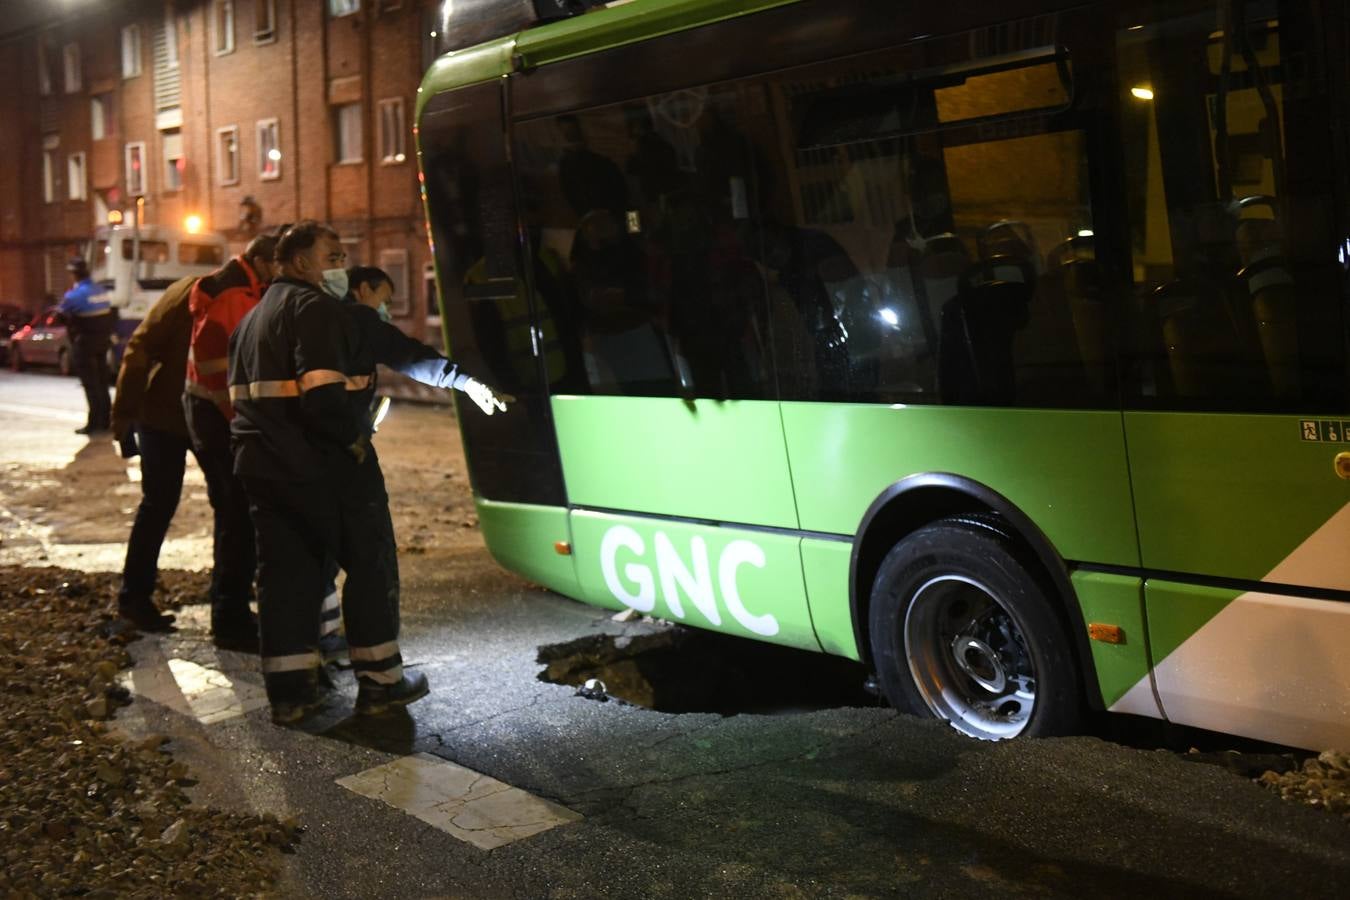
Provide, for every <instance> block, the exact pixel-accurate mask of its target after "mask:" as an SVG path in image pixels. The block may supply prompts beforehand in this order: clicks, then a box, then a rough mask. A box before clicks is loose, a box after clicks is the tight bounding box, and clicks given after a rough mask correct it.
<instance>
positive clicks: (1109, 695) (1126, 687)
mask: <svg viewBox="0 0 1350 900" xmlns="http://www.w3.org/2000/svg"><path fill="white" fill-rule="evenodd" d="M1072 578H1073V589H1074V593H1075V594H1077V595H1078V603H1079V605H1080V606H1081V607H1082V609H1083V623H1084V626H1085V627H1087V626H1091V625H1093V624H1096V623H1101V624H1104V625H1115V626H1118V627H1119V628H1120V634H1121V640H1120V642H1119V643H1115V644H1108V643H1106V642H1104V641H1093V640H1089V641H1088V645H1089V646H1090V647H1091V648H1092V665H1093V668H1094V669H1096V671H1097V685H1098V687H1099V688H1100V689H1101V692H1102V705H1103V706H1105V707H1106V708H1107V709H1109V710H1111V711H1112V712H1124V713H1133V714H1134V715H1137V716H1152V717H1153V718H1155V719H1156V718H1162V710H1160V709H1159V708H1158V701H1157V699H1156V697H1155V696H1154V694H1153V680H1152V677H1151V672H1150V671H1149V657H1148V632H1147V622H1146V619H1145V618H1144V593H1143V584H1144V583H1143V579H1141V578H1137V577H1134V576H1128V575H1110V574H1107V573H1104V572H1083V571H1078V572H1074V573H1073V576H1072Z"/></svg>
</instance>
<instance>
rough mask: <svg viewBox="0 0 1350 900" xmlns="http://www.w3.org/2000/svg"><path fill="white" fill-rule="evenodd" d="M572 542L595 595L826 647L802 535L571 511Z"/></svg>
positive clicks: (619, 605)
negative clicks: (805, 568)
mask: <svg viewBox="0 0 1350 900" xmlns="http://www.w3.org/2000/svg"><path fill="white" fill-rule="evenodd" d="M572 541H573V555H574V556H575V558H576V566H577V577H578V580H579V581H580V583H581V590H582V599H584V600H585V601H586V602H587V603H593V604H595V605H596V606H604V607H608V608H610V609H625V608H632V609H635V610H637V611H638V612H641V613H644V614H648V615H652V616H655V617H656V618H659V619H670V620H672V621H676V622H681V623H683V624H685V625H692V626H694V627H696V628H706V629H709V630H711V631H721V632H725V633H726V634H732V635H737V636H739V637H748V638H753V639H755V640H761V641H768V642H770V643H773V644H783V645H786V646H789V647H798V648H801V649H804V650H816V651H818V650H820V644H819V643H818V642H817V641H816V636H815V632H814V630H813V629H812V627H811V614H810V611H809V610H808V608H807V604H806V590H805V587H804V585H803V583H802V564H801V552H800V549H799V545H800V544H801V539H800V538H797V537H795V536H791V535H783V534H771V533H767V532H763V531H749V530H742V529H736V528H722V527H717V526H708V525H694V524H689V523H685V522H674V521H669V520H660V519H647V518H639V517H636V516H617V515H611V514H608V513H596V512H585V511H573V513H572Z"/></svg>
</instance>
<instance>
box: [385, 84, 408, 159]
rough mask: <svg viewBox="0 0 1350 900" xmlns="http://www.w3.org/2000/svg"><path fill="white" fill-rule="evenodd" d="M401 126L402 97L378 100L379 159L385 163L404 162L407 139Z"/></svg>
mask: <svg viewBox="0 0 1350 900" xmlns="http://www.w3.org/2000/svg"><path fill="white" fill-rule="evenodd" d="M404 135H405V130H404V127H403V98H402V97H394V98H392V99H389V100H381V101H380V161H381V162H383V163H385V164H386V165H395V164H397V163H401V162H406V161H407V159H408V148H407V139H406V138H405V136H404Z"/></svg>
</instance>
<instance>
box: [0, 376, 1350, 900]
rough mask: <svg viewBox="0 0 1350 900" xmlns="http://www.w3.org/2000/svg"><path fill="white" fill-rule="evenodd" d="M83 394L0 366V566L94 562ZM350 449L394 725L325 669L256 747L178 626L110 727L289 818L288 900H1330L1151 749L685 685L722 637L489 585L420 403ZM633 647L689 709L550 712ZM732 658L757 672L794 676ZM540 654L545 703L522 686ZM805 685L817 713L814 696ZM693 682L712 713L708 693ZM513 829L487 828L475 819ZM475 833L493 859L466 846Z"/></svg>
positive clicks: (1337, 874)
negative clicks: (362, 484)
mask: <svg viewBox="0 0 1350 900" xmlns="http://www.w3.org/2000/svg"><path fill="white" fill-rule="evenodd" d="M81 403H82V398H81V396H80V394H79V389H78V386H77V385H76V384H75V382H74V381H73V380H70V379H60V378H57V377H55V376H44V375H34V374H23V375H13V374H10V373H0V415H2V416H3V417H4V422H5V426H4V428H3V430H0V435H3V436H2V437H0V472H3V481H2V482H0V532H2V534H0V537H2V540H0V563H4V564H28V565H45V564H47V563H49V562H59V563H60V564H61V565H63V566H68V567H72V568H83V569H86V570H99V569H104V570H106V569H116V568H117V567H118V564H119V563H120V552H121V550H122V546H121V543H120V542H121V541H122V540H123V539H124V536H125V533H126V530H127V529H128V528H129V526H130V520H131V513H132V512H133V511H134V507H135V501H136V484H135V477H136V474H135V472H136V469H135V464H134V463H132V464H130V465H128V464H127V463H125V462H124V461H122V460H121V459H120V458H119V457H117V456H116V454H115V452H113V451H112V448H111V445H110V444H109V445H106V446H101V445H100V443H99V442H93V443H91V442H86V441H85V439H83V438H79V437H77V436H74V435H72V434H71V429H72V428H74V427H75V426H76V425H78V424H79V419H78V417H79V413H80V404H81ZM35 410H44V411H45V412H36V411H35ZM72 416H74V417H75V418H72ZM376 442H377V446H378V447H379V449H380V454H381V457H382V460H383V461H384V467H385V471H386V478H387V481H388V483H389V488H390V493H391V503H392V506H393V509H394V520H395V527H396V530H397V532H398V535H399V544H400V549H401V554H400V565H401V571H402V583H403V636H402V644H403V651H404V657H405V659H406V660H408V662H409V663H410V664H411V665H415V666H417V667H419V668H420V669H421V670H422V671H423V672H425V673H426V674H427V676H428V678H429V679H430V681H431V685H432V694H431V696H430V697H428V698H427V699H426V700H423V701H421V702H419V703H418V704H416V705H414V706H413V707H411V708H410V711H409V712H410V714H409V715H406V716H390V717H385V718H381V719H378V720H357V719H355V718H353V717H352V715H351V708H352V701H353V699H354V695H355V688H354V686H353V685H352V683H351V676H350V673H347V672H343V673H339V675H338V688H339V690H338V691H337V695H336V696H335V698H334V699H333V700H332V702H330V704H329V705H328V706H327V707H326V708H325V709H324V710H323V711H322V712H321V713H320V714H319V715H318V716H316V717H315V718H314V719H313V720H311V721H310V722H308V723H306V725H305V726H304V727H303V728H299V729H282V728H278V727H275V726H273V725H271V724H270V722H269V721H268V718H267V712H266V708H265V707H264V706H262V705H261V704H260V703H259V702H258V690H259V688H260V685H261V676H260V675H259V674H258V672H257V659H256V657H249V656H246V655H240V654H236V653H231V652H228V651H222V650H217V649H216V648H214V647H212V646H211V645H210V642H209V640H208V637H207V624H208V623H207V618H208V616H207V615H206V608H205V607H202V606H196V607H188V608H186V609H185V610H184V611H183V613H182V614H181V615H180V625H181V626H182V627H181V628H180V630H179V631H178V632H177V633H175V634H172V635H167V636H163V637H158V638H146V639H142V640H140V641H137V642H136V643H134V644H132V645H131V646H130V647H129V650H130V652H131V655H132V657H133V659H134V660H135V666H134V668H133V669H132V670H131V672H130V673H129V675H127V676H125V677H126V683H128V684H129V685H130V686H131V687H132V688H133V690H135V691H136V692H137V695H136V699H135V701H134V702H133V703H132V705H131V706H129V707H127V708H125V709H123V710H121V711H120V712H119V713H118V715H117V718H116V719H115V720H114V721H115V724H116V725H117V726H118V727H119V728H121V729H123V730H124V731H126V732H127V733H129V734H132V735H143V734H149V733H153V732H162V733H165V734H168V735H170V736H171V737H172V742H171V744H170V745H169V749H170V750H171V751H172V752H173V754H174V756H175V758H176V759H178V760H179V761H182V762H184V763H186V764H187V765H188V766H189V768H190V769H191V771H192V773H193V777H195V778H197V779H198V784H197V785H196V787H194V788H192V789H191V790H190V794H191V795H192V796H193V798H194V800H196V801H199V802H202V803H210V804H213V805H216V806H220V807H223V808H227V809H235V810H239V811H241V812H252V813H262V812H266V813H271V814H273V815H275V816H277V817H278V818H282V819H284V818H287V817H290V816H296V817H298V819H299V820H300V822H301V823H302V824H303V825H304V826H306V831H305V833H304V835H303V837H302V839H301V841H300V844H299V847H298V851H297V853H295V855H293V856H289V857H287V858H286V865H285V870H284V874H283V879H282V881H281V883H280V885H279V887H278V890H279V891H280V892H281V893H282V894H284V895H286V896H298V897H432V896H456V897H513V896H518V897H594V896H608V897H672V898H683V897H702V896H728V895H735V896H743V897H815V896H838V897H848V896H867V897H872V896H875V897H884V896H897V895H900V896H916V897H985V896H988V897H994V896H999V897H1006V896H1009V895H1014V896H1019V895H1025V896H1036V897H1043V896H1063V897H1077V896H1083V895H1087V894H1091V895H1094V896H1107V897H1116V896H1119V897H1124V896H1138V895H1140V894H1142V893H1148V894H1151V895H1154V896H1161V897H1173V896H1175V897H1183V896H1184V897H1196V896H1221V897H1267V896H1273V895H1279V896H1300V897H1305V896H1306V897H1318V896H1326V897H1333V896H1342V895H1343V894H1344V891H1345V889H1346V886H1347V885H1350V831H1347V825H1346V823H1345V822H1343V821H1342V820H1340V819H1338V818H1336V817H1333V816H1330V815H1327V814H1325V813H1322V812H1319V811H1317V810H1314V809H1310V808H1306V807H1303V806H1299V805H1295V804H1290V803H1285V802H1282V801H1281V800H1280V799H1279V798H1278V797H1277V796H1276V795H1275V794H1274V793H1273V792H1271V791H1268V790H1265V789H1262V788H1260V787H1258V786H1257V785H1255V784H1254V783H1253V782H1252V781H1251V780H1249V779H1246V778H1241V777H1238V776H1236V775H1234V774H1232V773H1230V772H1228V771H1226V770H1224V769H1222V768H1219V767H1216V766H1208V765H1196V764H1194V763H1191V762H1187V761H1186V760H1185V759H1184V758H1183V757H1181V756H1179V755H1178V754H1176V753H1173V752H1170V751H1165V750H1150V749H1136V748H1132V747H1128V746H1125V745H1122V744H1119V743H1112V742H1108V741H1104V740H1102V739H1100V738H1097V737H1087V736H1084V737H1073V738H1061V739H1052V740H1039V741H1021V742H1014V743H1008V744H987V743H980V742H977V741H973V740H969V739H966V738H963V737H961V736H959V735H957V734H955V733H953V732H950V731H949V730H948V729H946V728H945V727H943V726H940V725H938V724H935V723H932V722H925V721H920V720H917V719H913V718H910V717H907V716H900V715H897V714H895V713H894V712H892V711H891V710H889V709H886V708H882V707H879V706H875V705H869V703H870V702H871V701H870V700H869V698H867V696H866V695H864V694H861V693H860V692H857V691H853V690H852V689H851V688H849V686H848V683H847V682H848V679H849V675H848V672H847V671H844V672H842V673H839V674H837V673H834V672H830V673H824V672H822V673H821V674H820V675H819V676H818V677H816V678H807V679H804V680H803V679H796V680H795V683H794V680H787V679H774V678H772V677H769V678H764V679H762V681H764V682H765V683H764V684H763V685H760V686H757V687H755V688H754V689H753V690H751V691H749V692H748V693H747V692H745V691H744V690H743V686H742V685H740V684H736V683H733V682H732V681H731V679H734V678H735V677H736V676H735V674H734V671H732V670H729V669H721V670H713V673H712V674H711V675H710V674H709V671H708V670H709V669H710V665H708V664H706V663H707V662H708V660H710V659H713V658H714V657H717V656H726V655H728V654H729V653H732V652H734V649H735V647H734V645H733V646H732V647H730V648H728V647H725V646H723V645H721V644H717V645H715V646H711V645H700V644H698V642H697V640H696V641H695V645H694V648H695V649H694V650H693V651H692V652H689V650H688V648H689V644H687V643H686V642H687V641H688V640H689V639H688V638H684V637H676V638H669V637H665V636H664V635H667V634H670V633H672V632H674V633H676V634H678V633H679V630H678V629H672V628H671V627H670V626H664V625H655V624H652V623H649V622H644V621H642V620H640V619H639V620H637V621H633V622H627V623H622V622H615V621H613V620H612V619H611V617H610V614H609V612H608V611H605V610H599V609H594V608H591V607H586V606H583V605H580V604H577V603H573V602H571V601H569V600H566V599H564V598H561V597H559V596H557V595H555V594H552V593H550V592H548V591H546V590H543V589H540V588H537V587H535V586H532V585H530V584H527V583H526V582H524V581H522V580H521V579H519V578H517V577H515V576H513V575H510V574H509V573H506V572H504V571H502V570H501V569H499V568H497V567H496V565H495V564H494V563H493V562H492V561H491V560H490V558H489V557H488V555H487V553H486V551H485V549H484V548H483V546H482V542H481V540H480V539H479V537H478V534H477V531H476V528H475V527H474V525H475V524H476V520H475V519H474V516H473V507H472V503H471V502H470V498H469V496H468V489H467V479H466V475H465V470H464V461H463V454H462V450H461V449H460V445H459V439H458V436H457V434H456V432H455V426H454V420H453V417H451V416H450V415H449V414H448V413H447V411H446V410H444V409H437V408H429V407H418V406H410V405H396V407H395V409H394V411H393V413H392V414H391V416H390V418H389V419H388V421H387V422H386V424H385V425H384V427H383V428H382V429H381V432H380V435H379V436H378V437H377V439H376ZM200 485H201V482H200V476H199V475H195V473H194V474H190V477H189V487H188V489H187V490H185V495H184V500H183V505H182V508H181V509H180V512H179V518H178V520H176V522H175V526H174V531H173V532H171V538H172V541H171V544H170V547H171V558H172V560H173V561H172V562H171V563H170V564H171V565H175V566H182V567H185V568H201V567H202V566H203V565H205V564H206V562H207V559H208V557H209V553H208V552H205V551H209V530H208V528H207V525H206V523H207V522H209V511H207V510H206V503H205V498H204V496H201V494H202V493H203V492H202V489H201V486H200ZM175 542H176V543H175ZM42 557H46V559H42ZM607 636H608V637H607ZM574 641H577V642H580V643H578V644H574V645H571V646H570V647H566V646H565V647H564V650H563V651H559V650H558V649H557V648H558V645H567V644H568V642H574ZM635 641H636V642H637V646H638V647H641V646H642V644H643V642H652V643H653V644H654V645H655V647H665V648H667V649H669V648H670V647H672V646H673V647H675V648H676V649H681V653H677V654H674V655H669V654H668V655H667V657H666V658H665V659H663V660H660V661H659V665H658V664H654V663H652V662H651V661H650V660H651V657H650V656H649V655H645V654H639V662H638V663H635V665H640V666H641V665H645V666H648V667H649V668H648V670H647V673H648V675H651V674H652V673H655V681H656V689H654V691H653V692H654V693H662V692H663V693H664V694H665V695H666V696H676V697H681V698H686V697H690V696H693V697H695V698H696V702H694V701H689V702H685V701H684V700H681V701H680V702H681V703H683V706H678V705H676V706H669V705H668V706H667V708H683V709H689V710H710V711H687V712H662V711H657V710H653V709H646V708H643V707H641V706H638V705H634V704H631V703H627V702H622V701H621V700H620V699H610V700H609V701H608V702H600V701H598V700H596V699H587V698H586V697H584V696H579V695H578V689H577V687H576V684H577V683H578V682H579V681H584V680H586V679H587V678H590V677H596V673H600V677H602V678H604V677H606V675H608V677H609V678H610V680H611V681H615V682H616V683H615V684H613V685H611V693H614V694H618V693H619V690H620V688H619V684H618V683H617V681H616V678H615V675H614V674H613V672H614V670H613V669H612V668H611V669H609V670H604V671H602V669H603V665H612V664H614V663H616V662H622V659H623V654H622V653H618V654H617V655H616V653H615V652H614V648H616V647H618V648H619V649H620V650H622V649H623V647H631V646H632V645H633V643H634V642H635ZM620 645H623V646H620ZM709 646H711V649H708V647H709ZM541 648H552V650H545V651H544V658H545V660H546V661H545V662H540V661H539V660H540V654H541ZM649 649H654V648H649ZM568 650H571V651H573V652H571V653H568V652H567V651H568ZM578 650H580V651H584V652H585V653H589V654H591V656H593V657H596V656H598V657H605V656H606V654H608V657H607V658H604V659H599V660H598V663H599V664H603V665H601V668H596V669H595V670H594V671H593V672H592V671H585V668H586V665H591V664H593V663H596V660H591V661H590V662H586V661H585V660H583V663H584V664H579V665H575V666H574V665H571V662H574V661H575V660H576V658H577V652H576V651H578ZM683 655H687V656H688V658H689V662H688V664H687V666H682V664H681V661H680V660H681V658H682V656H683ZM629 659H630V660H631V659H632V656H631V654H630V656H629ZM757 659H758V664H757V669H759V670H762V671H763V672H782V671H791V670H793V669H795V668H797V664H796V662H795V658H793V659H785V658H780V657H774V656H773V654H769V656H767V657H763V658H757ZM550 661H552V662H553V663H558V662H559V661H562V663H561V665H560V667H559V668H558V670H557V671H555V672H554V673H553V674H554V675H558V674H559V673H560V672H561V671H562V670H564V669H565V670H567V674H566V677H562V678H557V679H556V680H558V681H562V682H565V683H551V682H549V681H544V680H541V679H540V676H541V674H542V673H544V672H545V671H546V670H547V669H549V668H551V665H550ZM569 661H571V662H569ZM700 661H702V662H700ZM653 666H654V668H651V667H653ZM833 678H838V679H839V681H840V684H841V686H842V687H841V691H842V693H840V694H835V693H829V692H826V693H824V694H822V693H821V692H820V691H819V690H818V688H819V687H820V682H821V680H822V679H824V680H830V679H833ZM618 680H619V681H621V680H622V679H618ZM643 680H644V679H636V680H635V683H636V684H638V685H639V686H640V685H641V684H642V683H643ZM645 680H646V681H647V682H648V683H649V684H650V683H651V680H652V679H651V678H647V679H645ZM719 680H720V681H725V682H726V692H725V693H726V694H728V695H733V696H736V697H738V699H737V700H736V701H735V703H733V704H730V705H728V704H722V705H718V704H717V703H716V702H711V703H710V702H709V701H708V699H707V698H709V697H711V698H713V699H714V700H715V699H716V698H717V696H718V692H717V686H718V682H719ZM681 682H683V684H684V685H685V687H686V688H687V689H684V690H682V689H681ZM803 682H804V683H803ZM691 686H695V687H697V689H698V690H697V692H695V691H693V687H691ZM844 695H847V697H845V696H844ZM634 699H638V700H641V697H636V696H635V697H634ZM654 705H657V706H661V705H663V704H661V703H656V702H654ZM731 711H736V712H737V714H734V715H726V714H724V713H727V712H731ZM407 757H412V759H406V758H407ZM466 773H467V774H466ZM358 788H360V790H358ZM512 791H516V792H517V793H512ZM457 792H458V793H457ZM519 792H523V794H525V795H529V796H528V798H526V797H524V796H523V795H522V793H519ZM461 794H462V795H463V796H460V795H461ZM494 798H496V799H494ZM391 800H392V801H397V802H393V803H391ZM475 804H478V805H476V806H475ZM489 807H491V810H490V811H488V810H489ZM404 809H407V810H409V811H408V812H405V811H404ZM517 813H519V815H521V816H523V817H524V818H525V819H526V820H527V821H523V822H519V823H518V824H517V825H515V826H509V827H515V828H516V829H517V830H516V831H515V832H510V833H508V832H505V831H502V829H503V828H507V827H508V826H502V825H500V824H499V823H498V822H497V821H496V819H494V818H493V817H494V816H495V815H503V816H510V815H515V814H517ZM550 816H556V818H557V819H559V820H560V821H556V822H555V821H554V820H553V818H550ZM438 823H439V824H438ZM446 824H449V825H453V828H449V829H445V828H442V827H440V825H446ZM456 829H457V830H458V832H459V833H458V834H457V833H456ZM526 833H528V836H522V835H525V834H526ZM489 834H491V835H497V836H501V835H503V834H505V835H507V836H509V837H511V838H512V839H511V840H510V841H509V842H505V843H500V844H495V845H494V848H493V849H483V847H482V845H483V844H484V843H493V842H494V841H496V839H497V838H496V837H493V838H491V839H488V838H483V837H482V836H483V835H489ZM470 835H477V836H479V838H480V839H479V840H478V841H477V842H475V841H474V840H471V839H470V837H469V836H470Z"/></svg>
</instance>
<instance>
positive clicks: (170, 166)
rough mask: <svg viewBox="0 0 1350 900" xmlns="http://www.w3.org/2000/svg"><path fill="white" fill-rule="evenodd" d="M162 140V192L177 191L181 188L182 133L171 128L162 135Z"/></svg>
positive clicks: (182, 163) (177, 129) (183, 163)
mask: <svg viewBox="0 0 1350 900" xmlns="http://www.w3.org/2000/svg"><path fill="white" fill-rule="evenodd" d="M162 136H163V140H164V190H166V191H177V190H181V189H182V187H183V167H184V166H185V165H186V163H185V162H184V160H183V131H182V129H180V128H173V129H170V130H168V131H165V132H163V133H162Z"/></svg>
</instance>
